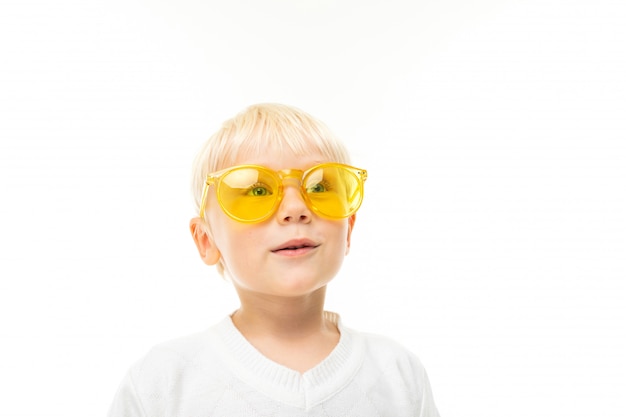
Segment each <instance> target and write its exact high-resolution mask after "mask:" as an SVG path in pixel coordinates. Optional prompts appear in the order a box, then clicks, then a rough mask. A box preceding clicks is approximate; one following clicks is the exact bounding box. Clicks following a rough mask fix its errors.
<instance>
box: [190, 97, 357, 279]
mask: <svg viewBox="0 0 626 417" xmlns="http://www.w3.org/2000/svg"><path fill="white" fill-rule="evenodd" d="M281 160H282V161H289V162H280V161H281ZM309 160H310V161H311V162H312V163H319V162H332V163H339V164H348V163H349V156H348V153H347V150H346V148H345V147H344V145H343V144H342V143H341V142H340V141H339V140H338V139H337V138H336V137H335V136H334V135H333V134H332V132H331V131H330V130H329V129H328V128H327V127H326V126H325V125H324V124H323V123H322V122H320V121H319V120H317V119H315V118H313V117H312V116H310V115H309V114H307V113H305V112H303V111H301V110H299V109H296V108H294V107H290V106H286V105H281V104H257V105H253V106H250V107H248V108H246V109H245V110H244V111H242V112H241V113H239V114H238V115H236V116H235V117H233V118H232V119H229V120H227V121H226V122H224V124H223V125H222V127H221V128H220V129H219V130H218V131H217V132H216V133H215V134H213V135H212V136H211V137H210V138H209V139H208V140H207V142H206V143H205V144H204V146H203V147H202V148H201V150H200V152H199V153H198V156H197V157H196V159H195V162H194V166H193V184H192V185H193V196H194V201H195V206H196V213H197V215H198V217H197V218H196V219H194V220H192V234H194V239H196V243H197V244H198V233H200V234H206V238H205V240H207V239H208V242H210V243H211V244H213V241H214V239H213V235H214V234H215V232H217V233H218V235H219V231H220V230H222V228H221V225H222V223H228V222H231V219H228V218H225V219H222V218H220V220H219V221H216V220H213V221H212V220H211V219H212V217H211V216H210V215H207V214H211V213H209V210H208V209H207V207H204V208H203V209H201V207H203V191H206V190H207V188H206V187H205V184H206V182H207V175H209V174H213V173H216V172H221V171H222V170H225V169H227V168H231V167H233V166H236V165H241V164H249V163H252V164H261V165H265V166H269V165H273V166H274V167H273V168H272V169H275V170H277V171H278V170H285V169H301V170H302V171H304V170H306V169H307V168H310V166H309V165H311V164H309V162H306V161H309ZM300 163H302V164H304V165H303V166H302V167H299V166H298V164H300ZM283 165H287V166H283ZM313 165H314V164H313ZM333 169H334V168H333V167H330V168H327V169H326V171H324V172H331V171H332V170H333ZM243 174H245V172H244V173H240V172H237V173H235V174H232V175H231V176H232V177H233V178H234V177H236V175H243ZM281 175H282V174H281ZM311 175H317V173H316V172H315V173H313V174H311ZM324 175H327V174H324ZM364 175H365V172H364V171H362V173H361V172H360V171H355V173H354V176H355V178H356V177H361V176H363V177H364ZM287 181H289V179H287ZM358 182H360V191H359V192H360V195H361V197H362V180H358ZM211 188H215V187H211ZM288 188H291V187H288ZM326 195H328V194H326ZM318 196H319V194H317V195H316V196H315V198H318ZM211 198H212V199H213V200H212V201H211V202H210V203H209V204H210V207H211V208H215V207H216V206H217V205H218V204H217V202H216V197H215V196H214V195H211V196H209V197H207V200H210V199H211ZM322 204H327V203H322ZM358 204H360V200H359V201H358ZM327 206H328V205H327ZM357 208H358V207H357ZM201 210H202V211H203V212H202V213H201V212H200V211H201ZM332 210H337V208H335V207H334V206H333V207H332ZM213 214H214V212H213ZM219 214H220V215H221V214H222V213H219ZM231 217H232V216H231ZM346 217H347V216H346ZM349 217H350V219H349V221H348V222H347V223H346V222H343V223H345V224H346V225H348V226H347V227H348V229H347V230H348V236H347V240H348V242H347V244H348V246H349V232H350V231H351V229H352V225H353V223H354V215H353V213H351V215H350V216H349ZM205 218H206V221H205V220H204V219H205ZM213 219H215V217H213ZM237 227H238V226H236V225H235V229H236V228H237ZM248 227H249V225H248ZM216 228H217V230H216ZM218 240H219V238H218ZM200 249H201V248H200V247H199V250H200ZM211 253H214V254H215V255H214V257H209V259H208V260H207V258H206V257H204V256H203V260H204V261H205V262H206V263H209V264H213V263H215V264H217V268H218V271H219V272H220V273H222V274H223V273H224V272H225V271H226V272H232V271H230V270H231V269H232V267H231V266H228V265H226V261H225V260H224V259H223V257H222V256H221V255H220V253H219V252H218V251H215V250H214V251H213V252H211ZM202 255H203V254H202V250H201V256H202ZM229 275H230V274H229Z"/></svg>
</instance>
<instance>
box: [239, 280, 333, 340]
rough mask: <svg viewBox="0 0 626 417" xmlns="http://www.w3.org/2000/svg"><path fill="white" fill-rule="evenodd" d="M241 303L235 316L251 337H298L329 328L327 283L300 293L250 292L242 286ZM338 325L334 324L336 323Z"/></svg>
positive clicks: (245, 332) (242, 329)
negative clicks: (264, 293)
mask: <svg viewBox="0 0 626 417" xmlns="http://www.w3.org/2000/svg"><path fill="white" fill-rule="evenodd" d="M238 293H239V298H240V300H241V307H240V308H239V309H238V310H237V311H236V312H235V313H234V314H233V316H232V320H233V323H234V324H235V326H236V327H237V328H238V329H239V331H240V332H241V333H242V334H243V335H244V336H246V337H248V338H251V339H253V338H255V337H256V336H263V337H267V336H270V337H272V338H277V339H284V340H294V339H301V338H303V337H307V336H312V335H316V334H320V332H324V331H327V330H328V328H329V323H327V321H326V320H325V319H324V300H325V296H326V287H322V288H320V289H318V290H316V291H315V292H313V293H311V294H307V295H303V296H300V297H272V296H267V297H264V296H259V295H258V294H254V295H250V294H247V293H246V292H245V290H238ZM332 327H334V326H332Z"/></svg>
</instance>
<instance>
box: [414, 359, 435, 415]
mask: <svg viewBox="0 0 626 417" xmlns="http://www.w3.org/2000/svg"><path fill="white" fill-rule="evenodd" d="M421 382H422V393H421V394H422V406H421V408H420V411H419V414H418V417H439V411H438V410H437V407H436V405H435V400H434V398H433V392H432V389H431V387H430V381H429V380H428V375H427V374H426V370H425V369H424V368H422V381H421Z"/></svg>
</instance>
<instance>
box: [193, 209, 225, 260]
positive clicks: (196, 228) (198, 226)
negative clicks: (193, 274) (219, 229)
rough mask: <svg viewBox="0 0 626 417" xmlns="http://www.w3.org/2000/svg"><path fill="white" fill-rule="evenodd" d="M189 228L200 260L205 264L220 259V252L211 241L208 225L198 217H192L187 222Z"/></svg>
mask: <svg viewBox="0 0 626 417" xmlns="http://www.w3.org/2000/svg"><path fill="white" fill-rule="evenodd" d="M189 230H190V231H191V236H192V237H193V241H194V242H195V243H196V247H197V248H198V253H199V254H200V258H201V259H202V261H203V262H204V263H205V264H207V265H215V264H216V263H217V262H218V261H219V260H220V257H221V254H220V251H219V250H218V249H217V246H215V242H213V238H212V237H211V232H210V230H209V225H208V224H206V222H205V221H204V220H202V219H201V218H200V217H194V218H193V219H191V221H190V222H189Z"/></svg>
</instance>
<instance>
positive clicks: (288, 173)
mask: <svg viewBox="0 0 626 417" xmlns="http://www.w3.org/2000/svg"><path fill="white" fill-rule="evenodd" d="M246 168H252V169H257V170H260V171H264V172H266V173H269V174H270V175H272V176H274V177H277V178H278V181H277V183H278V190H277V191H278V193H277V194H278V195H277V197H276V202H275V203H274V206H273V208H272V210H269V211H268V213H267V214H265V215H263V216H261V217H259V218H256V219H251V220H250V219H243V218H240V217H238V216H235V215H234V214H233V213H231V212H229V211H228V210H227V209H226V208H225V207H224V204H223V203H222V199H221V198H220V195H219V193H217V194H216V196H217V200H218V203H219V205H220V207H221V209H222V211H223V212H224V213H225V214H226V215H227V216H228V217H230V218H232V219H233V220H236V221H238V222H241V223H259V222H262V221H264V220H266V219H267V218H269V217H270V216H272V215H273V214H274V213H276V210H277V209H278V207H279V206H280V203H281V201H282V199H283V195H284V181H285V180H286V179H287V178H296V179H298V180H299V181H300V187H299V188H300V191H301V193H302V196H303V198H304V201H305V203H306V205H307V207H309V208H310V209H311V210H313V212H315V213H316V214H318V215H320V216H322V217H326V218H331V219H345V218H347V217H350V216H351V215H353V214H354V213H356V212H357V210H358V209H359V207H361V203H362V202H363V191H364V182H365V180H366V179H367V171H366V170H364V169H361V168H356V167H353V166H351V165H346V164H341V163H338V162H326V163H322V164H318V165H315V166H313V167H311V168H309V169H307V170H306V171H302V170H300V169H283V170H280V171H274V170H272V169H270V168H267V167H264V166H262V165H236V166H232V167H230V168H226V169H222V170H220V171H216V172H213V173H210V174H208V175H207V177H206V181H205V183H204V187H203V189H202V200H201V202H200V218H201V219H204V212H205V210H206V205H207V200H208V194H209V188H210V187H211V186H215V188H216V190H217V189H219V184H220V181H221V179H222V177H224V176H225V175H227V174H229V173H231V172H232V171H235V170H238V169H246ZM320 168H341V169H345V170H348V171H349V172H351V173H352V174H353V175H354V176H355V177H356V178H357V180H358V188H357V191H358V192H359V193H360V195H361V197H360V198H359V201H358V203H357V205H356V206H355V208H354V209H353V210H351V211H350V212H349V213H348V214H347V215H346V216H339V217H333V216H329V215H328V214H324V213H321V212H320V211H319V209H318V208H317V207H315V205H314V204H313V203H312V202H311V201H310V200H309V198H308V197H307V193H306V190H305V189H304V188H303V181H302V180H303V179H304V178H305V177H306V176H307V175H308V174H309V173H311V172H313V171H315V170H317V169H320Z"/></svg>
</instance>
